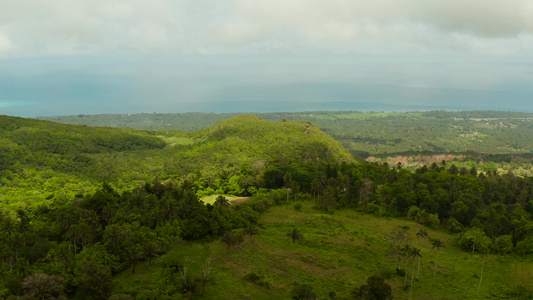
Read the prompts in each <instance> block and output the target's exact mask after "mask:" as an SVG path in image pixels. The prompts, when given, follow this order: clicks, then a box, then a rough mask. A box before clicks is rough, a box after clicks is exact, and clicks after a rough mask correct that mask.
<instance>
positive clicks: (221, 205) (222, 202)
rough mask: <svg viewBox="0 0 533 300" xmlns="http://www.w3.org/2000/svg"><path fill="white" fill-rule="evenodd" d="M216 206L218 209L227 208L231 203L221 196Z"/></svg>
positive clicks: (216, 201)
mask: <svg viewBox="0 0 533 300" xmlns="http://www.w3.org/2000/svg"><path fill="white" fill-rule="evenodd" d="M214 204H215V205H214V206H215V207H218V208H227V207H228V206H229V201H228V199H226V197H224V196H222V195H220V196H218V197H217V199H216V200H215V203H214Z"/></svg>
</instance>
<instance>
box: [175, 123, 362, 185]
mask: <svg viewBox="0 0 533 300" xmlns="http://www.w3.org/2000/svg"><path fill="white" fill-rule="evenodd" d="M189 136H190V137H191V138H192V139H193V140H195V141H196V144H195V145H194V147H192V149H190V150H187V151H184V152H183V153H179V154H178V155H177V158H176V160H175V161H174V169H175V171H174V172H176V173H183V172H184V171H186V172H190V171H196V170H198V169H200V170H201V171H202V173H204V174H207V173H213V172H214V173H216V174H217V175H221V174H222V173H224V174H227V176H232V175H237V174H238V173H239V172H241V170H242V169H243V168H245V169H249V168H252V167H253V168H255V169H256V173H258V172H261V171H262V170H263V167H264V166H267V165H288V164H291V163H300V164H303V163H306V162H309V163H311V162H313V161H315V162H322V163H341V162H346V163H350V162H354V159H353V157H352V155H351V154H350V153H349V152H348V151H346V150H345V149H344V148H343V147H342V145H340V144H339V143H338V142H337V141H335V140H334V139H333V138H331V137H330V136H328V135H327V134H325V133H324V132H322V131H321V130H320V129H319V128H318V127H316V126H315V125H313V124H311V123H309V122H271V121H267V120H263V119H261V118H259V117H254V116H251V115H243V116H238V117H233V118H230V119H227V120H224V121H221V122H219V123H217V124H215V125H214V126H212V127H210V128H208V129H205V130H201V131H197V132H194V133H191V134H190V135H189Z"/></svg>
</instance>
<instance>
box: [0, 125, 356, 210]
mask: <svg viewBox="0 0 533 300" xmlns="http://www.w3.org/2000/svg"><path fill="white" fill-rule="evenodd" d="M307 128H309V129H307ZM307 130H309V132H308V133H309V134H307ZM0 152H1V153H2V154H1V155H0V180H1V182H0V184H1V185H0V195H2V196H3V197H2V198H1V199H0V203H3V204H4V205H5V206H10V205H15V206H18V205H20V204H23V205H25V206H31V205H32V203H33V204H35V203H40V202H43V201H51V200H52V199H54V198H57V199H59V198H64V199H67V198H71V197H73V196H75V195H77V194H86V193H89V192H92V191H94V189H95V187H96V186H98V185H99V184H100V183H101V182H102V181H106V182H109V183H110V184H111V185H113V186H114V187H115V188H118V189H119V190H125V189H130V188H132V187H135V186H137V185H139V184H140V183H141V182H146V181H151V180H152V179H153V178H155V177H159V178H163V179H165V178H174V179H176V178H189V179H191V180H193V181H194V182H197V183H199V184H200V185H201V187H200V190H202V189H203V188H205V189H208V190H207V191H205V192H204V194H211V193H215V191H218V192H219V193H228V192H229V193H231V194H236V195H239V194H243V193H244V194H246V193H247V192H246V189H245V186H250V185H252V184H255V183H257V182H258V181H260V179H261V178H260V177H261V176H262V175H261V174H262V171H263V170H264V168H265V167H266V166H269V165H278V166H279V165H288V164H291V163H306V162H308V163H309V161H311V162H312V161H315V162H316V161H318V160H320V161H321V162H330V163H340V162H353V161H354V160H353V157H352V156H351V154H349V153H348V152H347V151H346V150H345V149H344V148H343V147H342V146H341V145H340V144H339V143H338V142H336V141H335V140H334V139H332V138H331V137H330V136H328V135H327V134H325V133H324V132H322V131H321V130H320V129H319V128H317V127H316V126H314V125H313V124H310V123H304V122H269V121H266V120H261V119H260V118H257V117H253V116H249V115H247V116H246V115H245V116H238V117H234V118H231V119H228V120H224V121H221V122H220V123H217V124H215V125H214V126H213V127H210V128H207V129H204V130H201V131H198V132H188V133H183V132H178V131H171V130H169V131H148V130H134V129H126V128H100V127H87V126H80V125H67V124H60V123H54V122H50V121H43V120H34V119H24V118H16V117H8V116H0ZM232 178H233V179H232ZM230 179H231V182H230ZM244 181H247V182H244ZM243 187H244V188H243Z"/></svg>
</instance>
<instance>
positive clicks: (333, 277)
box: [113, 202, 533, 299]
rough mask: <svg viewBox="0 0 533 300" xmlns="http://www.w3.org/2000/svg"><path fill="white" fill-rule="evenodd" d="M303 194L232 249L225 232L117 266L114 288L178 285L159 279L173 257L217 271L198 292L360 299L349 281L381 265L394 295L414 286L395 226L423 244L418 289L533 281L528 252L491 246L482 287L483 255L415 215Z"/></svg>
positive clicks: (493, 288) (504, 287)
mask: <svg viewBox="0 0 533 300" xmlns="http://www.w3.org/2000/svg"><path fill="white" fill-rule="evenodd" d="M299 203H300V205H301V208H299V209H295V208H294V207H295V203H290V204H285V205H282V206H277V207H273V208H271V209H270V210H269V211H268V212H267V213H265V214H264V215H263V216H262V217H261V218H260V224H261V227H262V228H263V229H261V230H259V232H258V233H257V234H256V235H253V236H246V237H245V239H244V242H242V244H240V245H239V246H237V247H235V248H232V249H230V250H228V249H227V247H226V246H225V245H224V244H222V243H221V242H220V241H213V242H209V243H195V242H188V243H182V244H181V245H175V246H174V247H173V248H172V249H171V250H170V251H169V252H168V253H167V254H165V255H163V256H161V257H160V258H158V259H156V260H154V262H153V263H152V265H150V264H149V263H148V262H144V263H142V264H141V265H139V267H138V273H137V274H133V275H132V274H131V272H130V271H129V270H127V271H124V272H122V273H121V274H119V275H118V276H116V278H115V279H114V285H115V288H114V290H113V293H115V294H128V295H131V296H133V297H135V296H137V295H157V293H158V292H157V291H165V292H163V293H167V292H168V293H170V294H171V295H172V291H173V289H174V291H177V290H178V287H177V286H171V287H167V288H166V289H165V288H164V287H163V286H162V285H164V284H165V283H166V281H165V277H164V275H165V274H166V273H165V270H168V269H169V268H170V263H171V262H179V264H182V265H185V266H187V267H188V268H189V276H191V277H201V274H202V273H201V272H202V265H203V264H204V263H205V262H206V261H207V260H208V259H209V261H210V262H211V264H210V267H211V270H210V274H209V278H210V280H209V282H208V283H206V284H205V286H204V287H203V288H200V287H198V291H197V292H196V294H195V295H196V296H197V297H199V298H207V299H273V298H275V299H289V298H290V297H291V296H292V293H291V292H292V291H293V290H294V289H295V288H296V287H297V286H298V285H309V286H311V287H312V289H313V292H314V293H315V294H316V295H317V296H318V299H329V298H330V293H331V292H335V296H336V299H353V298H351V293H352V291H354V290H356V289H357V288H358V287H359V286H361V285H362V284H364V283H365V281H366V279H367V278H368V277H370V276H372V275H379V276H381V277H383V278H385V279H386V282H387V283H388V284H389V285H390V286H391V287H392V292H393V296H394V299H407V298H408V295H409V288H404V282H405V277H404V276H403V275H398V274H397V273H396V271H395V270H396V268H397V267H398V256H397V255H395V252H394V251H392V249H391V240H390V238H391V237H392V235H393V233H395V232H397V231H401V232H405V234H406V236H407V240H406V242H409V243H410V244H411V245H414V244H416V245H417V247H419V248H420V249H421V251H422V253H421V254H422V257H421V263H420V272H418V260H416V262H415V268H414V271H415V274H414V280H413V282H414V283H413V290H412V295H413V299H491V298H500V299H512V298H519V297H517V296H518V294H516V293H517V292H519V291H520V288H519V287H518V286H523V287H525V288H528V289H530V290H531V289H533V282H531V281H530V280H529V278H531V276H533V273H532V272H533V271H532V270H533V260H531V259H530V258H522V259H520V258H517V257H515V256H499V255H488V256H487V258H486V261H485V265H484V273H483V280H482V284H481V287H480V291H479V295H478V292H477V289H478V285H479V279H480V274H481V264H482V256H481V255H478V254H476V255H472V254H471V253H468V252H465V251H463V250H461V249H459V248H458V246H457V244H456V242H455V240H454V237H453V236H452V235H450V234H447V233H444V232H442V231H440V230H433V229H430V228H427V227H425V226H422V225H420V224H417V223H415V222H412V221H408V220H401V219H390V218H387V219H384V218H378V217H375V216H372V215H368V214H362V213H358V212H354V211H350V210H340V211H336V212H335V213H334V214H324V213H323V212H322V211H320V210H316V209H315V208H314V204H313V203H312V202H299ZM302 204H303V205H302ZM294 228H297V229H298V230H299V231H300V232H301V233H302V238H301V239H299V240H297V241H296V242H292V241H291V238H290V237H288V236H287V234H288V233H289V232H291V230H293V229H294ZM421 229H423V230H426V231H427V233H428V236H429V237H430V238H432V239H439V240H441V241H443V242H444V244H445V248H443V249H442V250H441V251H440V253H439V257H438V261H436V255H437V251H436V250H435V249H434V248H432V245H431V243H430V241H429V240H428V239H427V238H417V237H416V233H417V232H419V231H420V230H421ZM407 260H409V262H408V265H407V275H408V276H407V287H409V286H410V282H411V272H412V270H413V268H412V266H413V263H412V261H411V259H407V258H406V257H402V262H401V264H402V270H405V269H406V267H405V264H406V263H407ZM436 262H438V264H437V269H436V276H435V282H434V283H433V276H434V270H435V263H436ZM153 274H155V275H153ZM417 274H418V275H417ZM131 282H135V285H131ZM517 287H518V288H517ZM513 295H514V296H513ZM160 296H161V295H160ZM180 296H181V295H180V294H178V293H176V294H174V295H173V296H172V297H177V298H179V297H180ZM163 297H164V296H163ZM523 299H527V298H525V297H524V298H523Z"/></svg>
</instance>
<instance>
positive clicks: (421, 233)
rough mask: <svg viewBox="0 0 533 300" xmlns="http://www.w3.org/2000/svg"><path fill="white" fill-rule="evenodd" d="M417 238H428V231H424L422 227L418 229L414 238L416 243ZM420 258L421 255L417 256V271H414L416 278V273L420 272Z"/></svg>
mask: <svg viewBox="0 0 533 300" xmlns="http://www.w3.org/2000/svg"><path fill="white" fill-rule="evenodd" d="M419 238H422V239H427V238H429V236H428V233H427V231H425V230H424V229H420V230H419V231H418V232H417V233H416V240H417V243H418V239H419ZM421 260H422V255H420V256H419V257H418V271H417V272H416V278H417V279H418V274H420V261H421Z"/></svg>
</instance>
